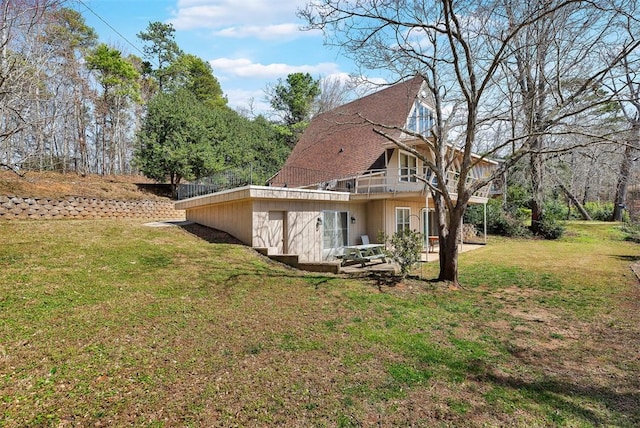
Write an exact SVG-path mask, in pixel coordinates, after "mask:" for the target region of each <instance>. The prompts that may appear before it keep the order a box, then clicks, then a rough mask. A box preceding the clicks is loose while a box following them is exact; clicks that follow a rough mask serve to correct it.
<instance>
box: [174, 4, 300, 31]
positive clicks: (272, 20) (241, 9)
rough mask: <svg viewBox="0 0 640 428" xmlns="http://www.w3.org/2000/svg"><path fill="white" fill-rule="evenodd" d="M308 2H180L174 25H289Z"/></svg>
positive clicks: (187, 27) (179, 28) (201, 26)
mask: <svg viewBox="0 0 640 428" xmlns="http://www.w3.org/2000/svg"><path fill="white" fill-rule="evenodd" d="M306 2H307V0H243V1H242V2H238V0H179V1H178V4H177V6H176V9H175V10H173V11H172V15H173V18H171V19H170V22H171V23H172V24H173V25H174V27H175V28H176V29H177V30H190V29H195V28H208V29H212V30H219V29H223V28H227V29H228V28H243V27H269V26H272V25H280V24H287V25H293V24H289V23H291V22H292V21H295V20H296V12H297V10H298V9H299V8H302V7H304V5H305V4H306Z"/></svg>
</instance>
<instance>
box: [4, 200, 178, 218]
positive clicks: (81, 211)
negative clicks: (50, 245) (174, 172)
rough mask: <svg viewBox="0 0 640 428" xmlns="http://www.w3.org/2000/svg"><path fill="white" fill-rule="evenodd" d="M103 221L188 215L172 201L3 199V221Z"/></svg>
mask: <svg viewBox="0 0 640 428" xmlns="http://www.w3.org/2000/svg"><path fill="white" fill-rule="evenodd" d="M102 218H141V219H149V220H183V219H184V218H185V213H184V210H176V209H175V208H174V205H173V202H172V201H170V200H165V201H163V200H142V201H118V200H103V199H92V198H82V197H75V196H72V197H68V198H65V199H47V198H21V197H17V196H0V220H1V219H36V220H49V219H102Z"/></svg>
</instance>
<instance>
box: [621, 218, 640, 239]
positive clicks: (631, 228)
mask: <svg viewBox="0 0 640 428" xmlns="http://www.w3.org/2000/svg"><path fill="white" fill-rule="evenodd" d="M621 229H622V232H623V233H624V235H625V236H624V239H625V241H631V242H635V243H637V244H640V224H638V223H630V222H625V223H623V224H622V227H621Z"/></svg>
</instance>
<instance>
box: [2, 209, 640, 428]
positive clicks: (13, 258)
mask: <svg viewBox="0 0 640 428" xmlns="http://www.w3.org/2000/svg"><path fill="white" fill-rule="evenodd" d="M636 260H640V245H639V244H634V243H631V242H626V241H624V240H623V239H622V235H621V233H620V232H619V231H618V229H617V228H616V226H615V225H611V224H604V223H593V224H586V223H575V224H572V225H571V226H570V228H569V234H568V236H567V237H565V238H563V239H561V240H559V241H527V240H508V239H501V238H491V239H490V241H489V245H488V246H487V247H485V248H482V249H480V250H477V251H474V252H470V253H465V254H463V255H461V256H460V280H461V282H462V284H463V285H464V286H465V289H463V290H449V289H448V288H447V287H446V286H444V285H442V284H438V283H434V282H429V281H418V280H411V281H406V282H403V283H400V284H398V285H397V286H395V287H386V286H382V287H378V286H376V284H375V283H373V282H371V281H368V280H366V279H349V278H346V277H341V276H334V275H319V274H311V273H304V272H298V271H295V270H291V269H288V268H285V267H282V266H281V265H278V264H274V263H272V262H270V261H268V260H267V259H265V258H263V257H261V256H258V255H256V253H254V252H253V251H252V250H250V249H249V248H246V247H243V246H239V245H234V244H228V243H210V242H207V241H206V240H203V239H200V238H198V237H197V236H195V235H193V234H191V233H189V232H188V231H186V230H184V229H181V228H177V227H172V228H151V227H147V226H144V225H143V224H142V223H140V222H125V221H107V220H104V221H43V222H32V221H24V222H23V221H10V222H0V269H1V272H2V274H1V275H0V426H1V427H23V426H30V427H32V426H55V427H67V426H69V427H70V426H130V425H135V426H152V427H165V426H166V427H169V426H225V427H227V426H273V425H286V426H331V427H335V426H338V427H350V426H409V425H413V426H424V427H437V426H471V427H476V426H490V427H492V426H516V427H518V426H527V427H536V426H569V427H590V426H621V427H634V426H640V323H639V321H640V299H639V296H640V286H639V284H638V280H637V279H636V277H635V276H634V275H633V274H632V272H631V270H630V268H629V265H630V263H632V262H633V261H636ZM436 269H437V266H436V265H435V264H433V263H432V264H429V265H428V266H425V267H424V268H423V272H424V274H425V276H427V277H433V276H434V275H436Z"/></svg>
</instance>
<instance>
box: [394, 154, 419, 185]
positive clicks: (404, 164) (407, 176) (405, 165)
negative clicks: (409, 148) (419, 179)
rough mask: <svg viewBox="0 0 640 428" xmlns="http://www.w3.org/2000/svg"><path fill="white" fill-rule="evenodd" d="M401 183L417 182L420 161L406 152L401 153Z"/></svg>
mask: <svg viewBox="0 0 640 428" xmlns="http://www.w3.org/2000/svg"><path fill="white" fill-rule="evenodd" d="M399 159H400V181H406V182H412V183H415V182H416V174H417V173H418V168H417V165H418V159H417V158H416V157H415V156H413V155H411V154H409V153H405V152H400V157H399Z"/></svg>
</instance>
